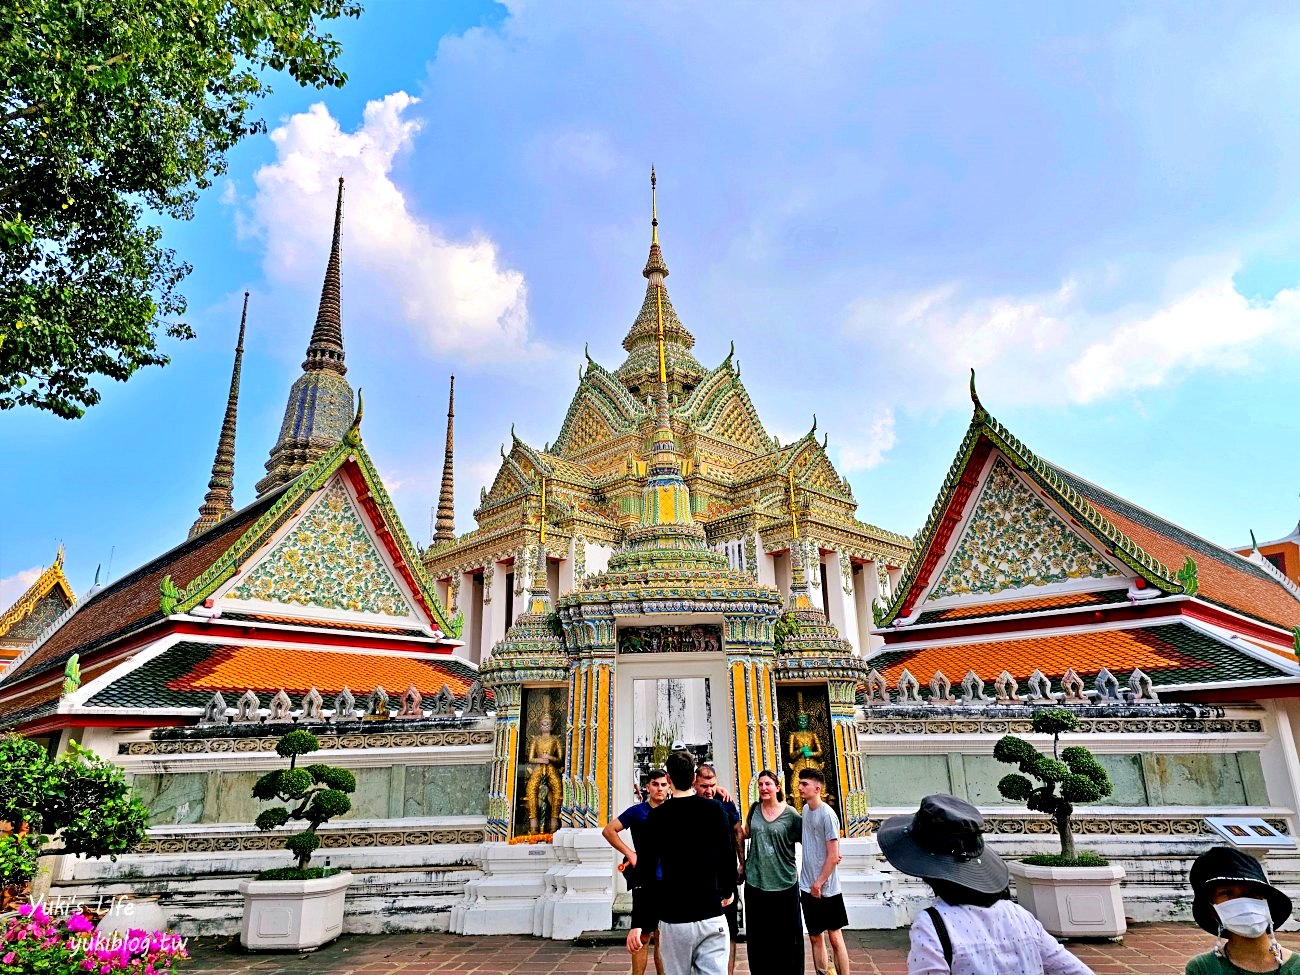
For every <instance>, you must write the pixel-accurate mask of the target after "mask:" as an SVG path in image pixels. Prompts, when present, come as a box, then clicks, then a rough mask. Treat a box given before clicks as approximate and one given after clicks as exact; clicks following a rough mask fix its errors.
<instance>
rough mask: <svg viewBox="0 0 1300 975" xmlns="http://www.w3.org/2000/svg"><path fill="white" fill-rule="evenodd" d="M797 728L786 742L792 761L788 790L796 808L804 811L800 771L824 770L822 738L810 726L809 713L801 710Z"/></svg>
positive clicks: (796, 723) (787, 754)
mask: <svg viewBox="0 0 1300 975" xmlns="http://www.w3.org/2000/svg"><path fill="white" fill-rule="evenodd" d="M795 725H796V727H797V730H795V731H792V732H790V738H789V740H788V741H787V743H786V750H785V753H786V757H787V758H788V759H789V761H790V765H789V768H790V785H789V788H788V789H787V790H786V791H787V795H788V796H789V797H790V802H791V803H792V804H793V805H794V807H795V809H797V810H798V811H799V812H801V813H802V812H803V798H802V797H801V796H800V795H799V773H800V772H802V771H803V770H804V769H806V768H814V769H817V771H819V772H820V771H822V740H821V739H820V738H819V737H818V736H817V732H815V731H813V730H811V729H810V728H809V727H808V715H807V714H805V713H803V712H800V713H799V717H798V718H797V719H796V720H795Z"/></svg>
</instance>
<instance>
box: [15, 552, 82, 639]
mask: <svg viewBox="0 0 1300 975" xmlns="http://www.w3.org/2000/svg"><path fill="white" fill-rule="evenodd" d="M76 601H77V597H76V596H75V595H73V592H72V587H71V586H70V585H69V584H68V577H67V576H66V575H64V574H63V548H62V546H60V548H59V551H58V554H57V555H56V556H55V557H54V562H53V563H52V564H51V565H50V566H49V568H47V569H45V570H43V571H42V572H41V574H40V575H39V576H37V577H36V580H35V581H34V582H33V583H32V584H31V585H30V586H28V587H27V591H26V592H24V593H23V594H22V595H21V596H19V597H18V599H17V600H15V601H14V604H13V605H12V606H10V607H9V608H8V609H6V610H5V611H4V613H0V664H2V663H3V662H4V661H6V660H8V659H9V658H10V657H13V656H16V655H17V654H16V652H17V651H19V650H22V649H24V648H26V647H28V646H30V645H31V644H32V643H33V642H34V641H35V640H36V638H37V637H38V636H40V635H41V634H42V633H43V632H44V631H45V630H46V629H47V628H48V627H49V626H50V625H51V624H52V623H54V622H55V620H57V619H58V618H59V617H60V616H62V615H63V614H64V613H65V612H67V610H68V608H69V607H71V606H73V605H74V604H75V603H76ZM6 649H8V650H10V652H9V653H6V652H5V651H6Z"/></svg>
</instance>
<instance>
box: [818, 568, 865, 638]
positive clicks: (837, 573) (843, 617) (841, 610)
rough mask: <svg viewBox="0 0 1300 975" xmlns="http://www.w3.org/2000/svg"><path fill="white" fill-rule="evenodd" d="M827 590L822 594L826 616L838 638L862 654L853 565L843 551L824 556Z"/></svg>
mask: <svg viewBox="0 0 1300 975" xmlns="http://www.w3.org/2000/svg"><path fill="white" fill-rule="evenodd" d="M824 564H825V566H826V583H827V586H828V587H829V591H828V592H824V593H823V594H822V598H823V599H824V600H825V604H826V618H827V619H828V620H830V622H831V625H833V626H834V627H835V629H837V630H839V633H840V638H841V639H843V640H848V641H849V645H850V646H852V647H853V652H854V653H855V654H857V655H858V656H861V655H862V641H861V639H860V637H859V634H858V611H857V605H856V604H855V603H854V598H853V593H854V590H853V566H852V564H851V563H850V562H849V557H848V555H847V554H845V553H843V552H831V553H830V554H829V555H827V556H826V557H825V560H824Z"/></svg>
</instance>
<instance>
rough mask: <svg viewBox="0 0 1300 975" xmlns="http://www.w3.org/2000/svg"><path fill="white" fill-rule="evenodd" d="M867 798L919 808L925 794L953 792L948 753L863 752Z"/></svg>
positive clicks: (871, 801)
mask: <svg viewBox="0 0 1300 975" xmlns="http://www.w3.org/2000/svg"><path fill="white" fill-rule="evenodd" d="M863 761H864V763H865V765H866V768H867V801H868V802H869V803H870V804H871V805H873V806H911V807H916V806H917V805H919V804H920V802H921V797H922V796H928V795H931V794H933V793H935V792H951V791H952V780H951V778H950V777H949V774H948V756H947V755H864V756H863Z"/></svg>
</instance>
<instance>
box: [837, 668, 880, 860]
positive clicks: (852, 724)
mask: <svg viewBox="0 0 1300 975" xmlns="http://www.w3.org/2000/svg"><path fill="white" fill-rule="evenodd" d="M858 676H859V674H858V673H850V674H848V675H846V677H847V679H844V678H840V677H831V679H830V680H829V681H828V682H827V691H828V696H829V698H830V710H831V735H832V736H833V737H834V739H835V761H836V766H837V770H838V772H839V780H840V793H841V798H840V809H841V812H842V814H843V819H844V822H843V823H842V826H843V827H844V835H845V836H848V837H855V836H866V835H867V834H868V833H869V832H870V831H871V826H870V823H869V821H868V806H867V776H866V771H865V769H864V768H863V764H862V750H861V744H860V739H859V738H858V722H857V714H856V705H857V692H858V681H857V678H858Z"/></svg>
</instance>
